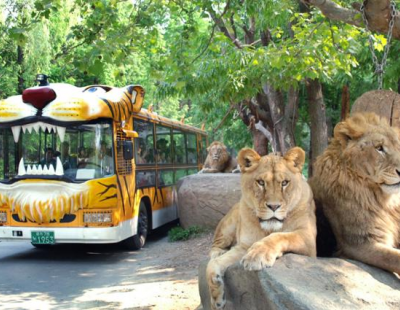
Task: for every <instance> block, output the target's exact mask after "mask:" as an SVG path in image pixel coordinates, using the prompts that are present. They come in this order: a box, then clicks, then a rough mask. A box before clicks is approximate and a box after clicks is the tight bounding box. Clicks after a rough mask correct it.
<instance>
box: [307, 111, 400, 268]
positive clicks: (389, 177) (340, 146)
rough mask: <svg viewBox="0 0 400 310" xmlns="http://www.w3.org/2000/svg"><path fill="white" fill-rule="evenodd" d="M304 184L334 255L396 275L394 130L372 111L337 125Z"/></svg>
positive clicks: (399, 200) (399, 180) (399, 231)
mask: <svg viewBox="0 0 400 310" xmlns="http://www.w3.org/2000/svg"><path fill="white" fill-rule="evenodd" d="M310 184H311V187H312V189H313V192H314V195H315V199H316V201H317V205H320V204H321V205H322V209H323V213H324V214H325V216H326V217H327V219H328V221H329V222H330V224H331V226H332V230H333V233H334V235H335V237H336V241H337V244H338V250H339V252H338V254H339V255H340V256H345V257H348V258H351V259H355V260H359V261H361V262H364V263H367V264H370V265H374V266H377V267H380V268H383V269H386V270H389V271H391V272H396V273H398V274H400V250H399V249H396V247H398V246H399V242H400V140H399V130H398V129H397V128H392V127H390V126H389V124H388V123H387V121H386V120H385V119H383V118H380V117H378V116H377V115H375V114H372V113H370V114H356V115H354V116H353V117H350V118H348V119H347V120H346V121H344V122H341V123H339V124H337V125H336V127H335V129H334V138H333V139H332V141H331V143H330V145H329V146H328V148H327V149H326V150H325V152H324V153H323V154H322V155H321V156H319V157H318V158H317V160H316V162H315V164H314V177H313V178H312V179H311V180H310Z"/></svg>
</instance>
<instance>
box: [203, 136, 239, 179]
mask: <svg viewBox="0 0 400 310" xmlns="http://www.w3.org/2000/svg"><path fill="white" fill-rule="evenodd" d="M207 152H208V155H207V158H206V161H205V162H204V166H203V169H202V170H201V171H200V172H199V173H218V172H236V171H234V170H235V169H237V161H236V159H235V158H233V157H231V155H229V153H228V151H227V149H226V146H225V145H224V144H223V143H222V142H219V141H214V142H213V143H211V144H210V146H209V147H208V148H207Z"/></svg>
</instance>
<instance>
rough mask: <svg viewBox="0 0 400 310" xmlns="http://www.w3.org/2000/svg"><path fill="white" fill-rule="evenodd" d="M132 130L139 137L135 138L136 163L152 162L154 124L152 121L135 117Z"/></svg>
mask: <svg viewBox="0 0 400 310" xmlns="http://www.w3.org/2000/svg"><path fill="white" fill-rule="evenodd" d="M133 126H134V130H135V131H136V132H137V133H138V135H139V137H137V138H136V139H135V160H136V164H138V165H141V164H154V126H153V123H150V122H146V121H142V120H138V119H135V120H134V123H133Z"/></svg>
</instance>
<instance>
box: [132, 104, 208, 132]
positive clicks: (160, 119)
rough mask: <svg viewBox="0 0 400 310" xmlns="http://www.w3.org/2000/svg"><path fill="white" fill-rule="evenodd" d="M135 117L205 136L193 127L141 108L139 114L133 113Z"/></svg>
mask: <svg viewBox="0 0 400 310" xmlns="http://www.w3.org/2000/svg"><path fill="white" fill-rule="evenodd" d="M136 116H139V117H140V118H143V119H147V120H152V121H153V122H155V123H157V124H163V125H168V126H170V127H173V128H179V129H182V130H187V131H192V132H197V133H200V134H203V135H207V132H206V131H205V130H201V129H199V128H196V127H194V126H190V125H186V124H184V123H182V122H179V121H177V120H173V119H169V118H166V117H164V116H161V115H158V114H157V113H155V112H151V111H149V110H147V109H144V108H142V109H141V110H140V111H139V112H137V113H134V117H136Z"/></svg>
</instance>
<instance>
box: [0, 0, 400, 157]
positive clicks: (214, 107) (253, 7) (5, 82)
mask: <svg viewBox="0 0 400 310" xmlns="http://www.w3.org/2000/svg"><path fill="white" fill-rule="evenodd" d="M341 3H342V4H344V5H346V6H350V2H349V1H341ZM0 8H1V9H2V12H3V13H2V15H0V97H1V98H4V97H7V96H10V95H14V94H16V93H18V92H21V90H22V89H23V88H25V87H29V86H32V85H34V84H35V82H34V77H35V75H36V74H37V73H47V74H48V75H49V76H50V80H51V82H67V83H72V84H75V85H77V86H82V85H87V84H110V85H115V86H123V85H127V84H141V85H143V86H144V88H145V89H146V100H145V106H149V105H153V107H154V110H155V111H157V112H158V113H160V114H162V115H165V116H167V117H172V118H175V119H182V118H184V119H185V123H187V124H193V125H195V126H198V127H200V126H201V125H202V124H205V125H206V128H207V130H208V131H209V134H210V139H209V140H210V141H211V140H216V139H218V140H222V141H223V142H224V143H225V144H227V145H228V146H230V147H232V148H234V149H236V150H238V149H240V148H241V147H244V146H251V143H252V137H251V134H250V131H249V130H248V128H247V127H246V125H244V123H243V122H242V121H241V119H240V117H238V112H237V109H236V108H233V109H231V107H232V106H235V105H237V104H238V103H240V102H241V101H243V100H249V99H252V98H254V96H256V94H258V93H260V92H262V87H263V85H264V84H265V83H266V82H268V83H272V84H273V85H274V87H275V88H278V89H282V90H287V89H288V88H289V87H290V86H294V87H296V88H297V89H299V91H300V100H299V103H300V105H299V111H298V115H299V121H298V124H297V127H296V128H297V130H296V142H297V143H298V144H299V145H300V146H302V147H303V148H305V149H308V147H309V126H308V124H309V118H308V112H307V104H308V103H307V99H306V96H305V91H304V83H305V81H306V80H307V79H319V80H320V81H322V83H323V85H324V93H325V104H326V106H327V109H326V110H327V113H328V117H329V119H331V122H332V124H335V123H336V122H337V121H338V119H339V115H340V113H339V111H340V100H341V99H340V98H341V89H342V86H343V85H345V84H348V85H349V87H350V94H351V99H352V100H354V99H355V98H356V97H358V96H359V95H360V94H361V93H362V92H364V91H366V90H369V89H373V88H375V87H376V86H375V85H376V84H375V83H376V82H375V77H374V76H373V71H374V68H373V66H372V61H371V55H370V51H369V50H368V41H367V32H366V31H365V30H364V29H360V28H356V27H353V26H350V25H345V24H343V23H339V22H333V21H329V20H328V19H326V18H325V17H324V16H323V15H322V14H321V13H320V11H319V10H308V11H305V10H303V9H302V8H301V6H299V2H298V1H294V0H282V1H277V0H255V1H241V0H230V1H220V0H194V1H188V0H179V1H175V0H163V1H151V0H142V1H123V0H88V1H83V0H56V1H50V0H28V1H22V0H0ZM213 17H217V19H218V18H219V19H220V20H222V21H225V22H226V25H229V28H228V29H227V30H228V31H229V32H230V33H235V34H236V36H237V38H239V41H240V42H241V44H242V46H241V48H238V47H237V45H236V43H235V42H234V41H232V40H231V39H229V38H228V37H227V36H226V35H225V34H224V33H223V31H222V30H221V28H220V27H218V25H217V24H216V21H215V19H214V18H213ZM252 26H254V29H253V31H254V37H255V39H254V40H253V41H252V42H250V43H249V42H246V41H245V38H246V35H247V33H246V32H245V30H244V29H251V27H252ZM261 33H263V34H266V33H268V34H269V43H268V44H264V43H263V42H262V40H261V39H259V38H261V36H260V34H261ZM374 40H375V44H374V47H375V49H376V51H377V53H378V54H379V55H381V53H382V52H381V51H382V49H383V47H384V45H385V44H386V38H385V36H382V35H374ZM399 49H400V45H399V42H398V41H394V42H392V47H391V51H390V54H389V58H388V64H387V68H386V73H385V79H384V82H385V87H386V88H391V89H396V88H397V82H398V81H397V80H398V75H399V71H400V63H399V62H397V57H396V56H397V54H398V51H399Z"/></svg>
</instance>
